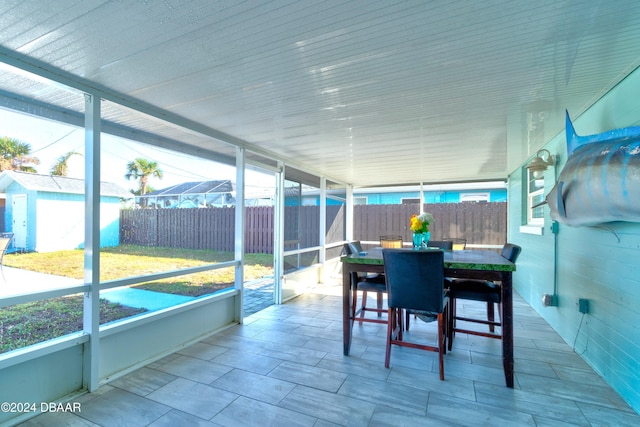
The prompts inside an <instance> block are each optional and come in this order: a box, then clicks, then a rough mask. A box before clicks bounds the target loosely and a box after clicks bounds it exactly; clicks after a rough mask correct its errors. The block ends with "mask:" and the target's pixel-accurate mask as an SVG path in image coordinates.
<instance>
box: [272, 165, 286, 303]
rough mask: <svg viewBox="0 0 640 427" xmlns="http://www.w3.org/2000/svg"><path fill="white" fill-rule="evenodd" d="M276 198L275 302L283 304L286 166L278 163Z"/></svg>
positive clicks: (274, 207)
mask: <svg viewBox="0 0 640 427" xmlns="http://www.w3.org/2000/svg"><path fill="white" fill-rule="evenodd" d="M278 167H279V169H280V170H279V171H278V172H277V173H276V198H275V200H274V206H273V212H274V214H273V287H274V290H273V300H274V301H273V302H274V303H275V304H282V287H283V283H282V282H283V281H284V199H285V195H284V167H285V166H284V164H283V163H282V162H278Z"/></svg>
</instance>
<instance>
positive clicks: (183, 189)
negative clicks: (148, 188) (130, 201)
mask: <svg viewBox="0 0 640 427" xmlns="http://www.w3.org/2000/svg"><path fill="white" fill-rule="evenodd" d="M232 191H233V184H232V183H231V181H229V180H228V179H225V180H218V181H197V182H183V183H182V184H177V185H174V186H171V187H168V188H164V189H162V190H156V191H152V192H150V193H147V194H145V195H144V197H155V196H178V195H183V194H210V193H211V194H214V193H216V194H217V193H230V192H232ZM138 197H140V196H138Z"/></svg>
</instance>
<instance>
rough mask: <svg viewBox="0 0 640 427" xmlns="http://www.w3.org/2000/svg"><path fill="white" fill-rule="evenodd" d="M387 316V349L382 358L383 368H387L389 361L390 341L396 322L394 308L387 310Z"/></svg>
mask: <svg viewBox="0 0 640 427" xmlns="http://www.w3.org/2000/svg"><path fill="white" fill-rule="evenodd" d="M387 316H389V317H388V318H387V348H386V351H385V356H384V367H385V368H388V367H389V360H390V359H391V339H392V337H393V334H394V330H395V328H396V322H395V317H396V309H395V308H390V309H388V311H387Z"/></svg>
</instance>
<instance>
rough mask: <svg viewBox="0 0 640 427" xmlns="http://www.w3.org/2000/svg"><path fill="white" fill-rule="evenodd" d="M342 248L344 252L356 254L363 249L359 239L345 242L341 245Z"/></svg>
mask: <svg viewBox="0 0 640 427" xmlns="http://www.w3.org/2000/svg"><path fill="white" fill-rule="evenodd" d="M343 248H344V253H345V254H347V255H351V254H357V253H360V252H363V251H364V249H362V243H360V240H356V241H355V242H349V243H345V244H344V245H343Z"/></svg>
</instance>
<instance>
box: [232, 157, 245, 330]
mask: <svg viewBox="0 0 640 427" xmlns="http://www.w3.org/2000/svg"><path fill="white" fill-rule="evenodd" d="M244 154H245V153H244V148H239V147H238V148H236V218H235V219H236V226H235V251H234V252H235V255H234V256H235V258H234V259H236V260H240V264H239V265H237V266H236V272H235V288H236V289H238V290H239V291H240V298H238V302H237V304H236V313H237V316H236V321H238V322H242V321H243V319H244V313H243V305H244V304H243V303H244V236H245V207H244V199H245V185H244V181H245V168H244V166H245V159H244Z"/></svg>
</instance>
